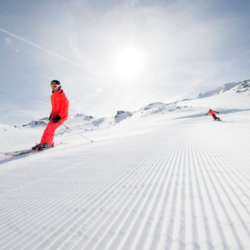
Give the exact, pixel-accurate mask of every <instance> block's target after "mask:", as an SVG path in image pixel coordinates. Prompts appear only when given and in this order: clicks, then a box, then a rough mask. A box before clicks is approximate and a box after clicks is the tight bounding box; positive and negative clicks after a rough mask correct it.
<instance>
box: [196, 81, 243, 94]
mask: <svg viewBox="0 0 250 250" xmlns="http://www.w3.org/2000/svg"><path fill="white" fill-rule="evenodd" d="M239 84H241V83H239V82H230V83H225V84H224V85H223V86H222V87H219V88H216V89H214V90H211V91H208V92H205V93H201V94H199V96H198V98H205V97H209V96H214V95H218V94H220V93H224V92H226V91H228V90H230V89H232V88H234V87H235V86H237V85H239Z"/></svg>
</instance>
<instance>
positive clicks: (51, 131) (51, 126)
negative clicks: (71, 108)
mask: <svg viewBox="0 0 250 250" xmlns="http://www.w3.org/2000/svg"><path fill="white" fill-rule="evenodd" d="M61 123H62V122H61V121H60V123H59V122H57V123H53V122H52V121H49V123H48V125H47V127H46V129H45V130H44V132H43V136H42V139H41V144H44V143H47V144H49V145H52V144H53V139H54V135H55V131H56V129H57V128H58V127H60V125H61Z"/></svg>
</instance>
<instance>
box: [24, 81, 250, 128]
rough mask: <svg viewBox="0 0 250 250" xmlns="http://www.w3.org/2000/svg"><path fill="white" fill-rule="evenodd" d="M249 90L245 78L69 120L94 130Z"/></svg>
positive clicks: (189, 108)
mask: <svg viewBox="0 0 250 250" xmlns="http://www.w3.org/2000/svg"><path fill="white" fill-rule="evenodd" d="M249 90H250V80H244V81H242V82H237V83H226V84H224V85H223V86H222V87H219V88H216V89H215V90H212V91H209V92H206V93H203V94H200V95H199V96H198V97H197V98H194V99H184V100H181V101H175V102H171V103H163V102H154V103H150V104H148V105H147V106H145V107H142V108H140V109H139V110H137V111H134V112H130V111H123V110H118V111H117V112H116V114H115V115H114V116H112V117H93V116H91V115H85V114H75V115H70V117H69V119H68V122H69V123H70V124H71V125H75V126H76V125H77V126H82V127H84V130H85V131H92V130H94V129H99V128H110V127H111V126H115V125H117V124H119V123H121V122H123V121H125V120H128V119H131V118H132V119H133V118H143V117H148V116H152V115H161V114H170V113H172V112H175V113H178V112H185V111H189V112H190V111H192V110H194V109H195V106H197V102H198V103H202V102H203V100H204V101H205V106H207V109H208V108H210V107H213V106H212V105H211V106H210V104H209V103H211V104H213V102H210V101H209V100H208V99H207V98H216V99H223V94H224V95H225V94H231V95H233V96H231V97H230V98H234V97H236V96H237V95H238V94H241V93H245V94H246V93H249ZM205 99H206V100H205ZM199 100H202V101H199ZM219 103H223V101H222V102H221V101H219ZM247 105H248V102H247ZM216 106H218V108H220V109H223V107H221V106H220V105H216ZM214 108H216V107H214ZM232 110H235V109H232ZM232 110H231V111H232ZM239 110H241V109H239ZM204 112H205V109H204ZM224 112H230V110H228V108H227V107H226V108H224ZM47 122H48V117H45V118H42V119H39V120H37V121H32V122H30V123H28V124H25V125H23V127H27V128H36V127H44V126H46V124H47ZM68 122H67V123H68Z"/></svg>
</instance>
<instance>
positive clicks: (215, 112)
mask: <svg viewBox="0 0 250 250" xmlns="http://www.w3.org/2000/svg"><path fill="white" fill-rule="evenodd" d="M208 114H211V115H212V116H213V118H214V120H215V121H221V119H220V118H219V117H217V116H216V114H219V112H218V111H214V110H212V109H209V111H208V112H207V114H206V115H208Z"/></svg>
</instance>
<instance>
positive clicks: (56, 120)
mask: <svg viewBox="0 0 250 250" xmlns="http://www.w3.org/2000/svg"><path fill="white" fill-rule="evenodd" d="M61 119H62V118H61V116H59V115H57V116H56V117H54V118H53V119H51V121H52V122H53V123H57V122H59V121H60V120H61Z"/></svg>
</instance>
